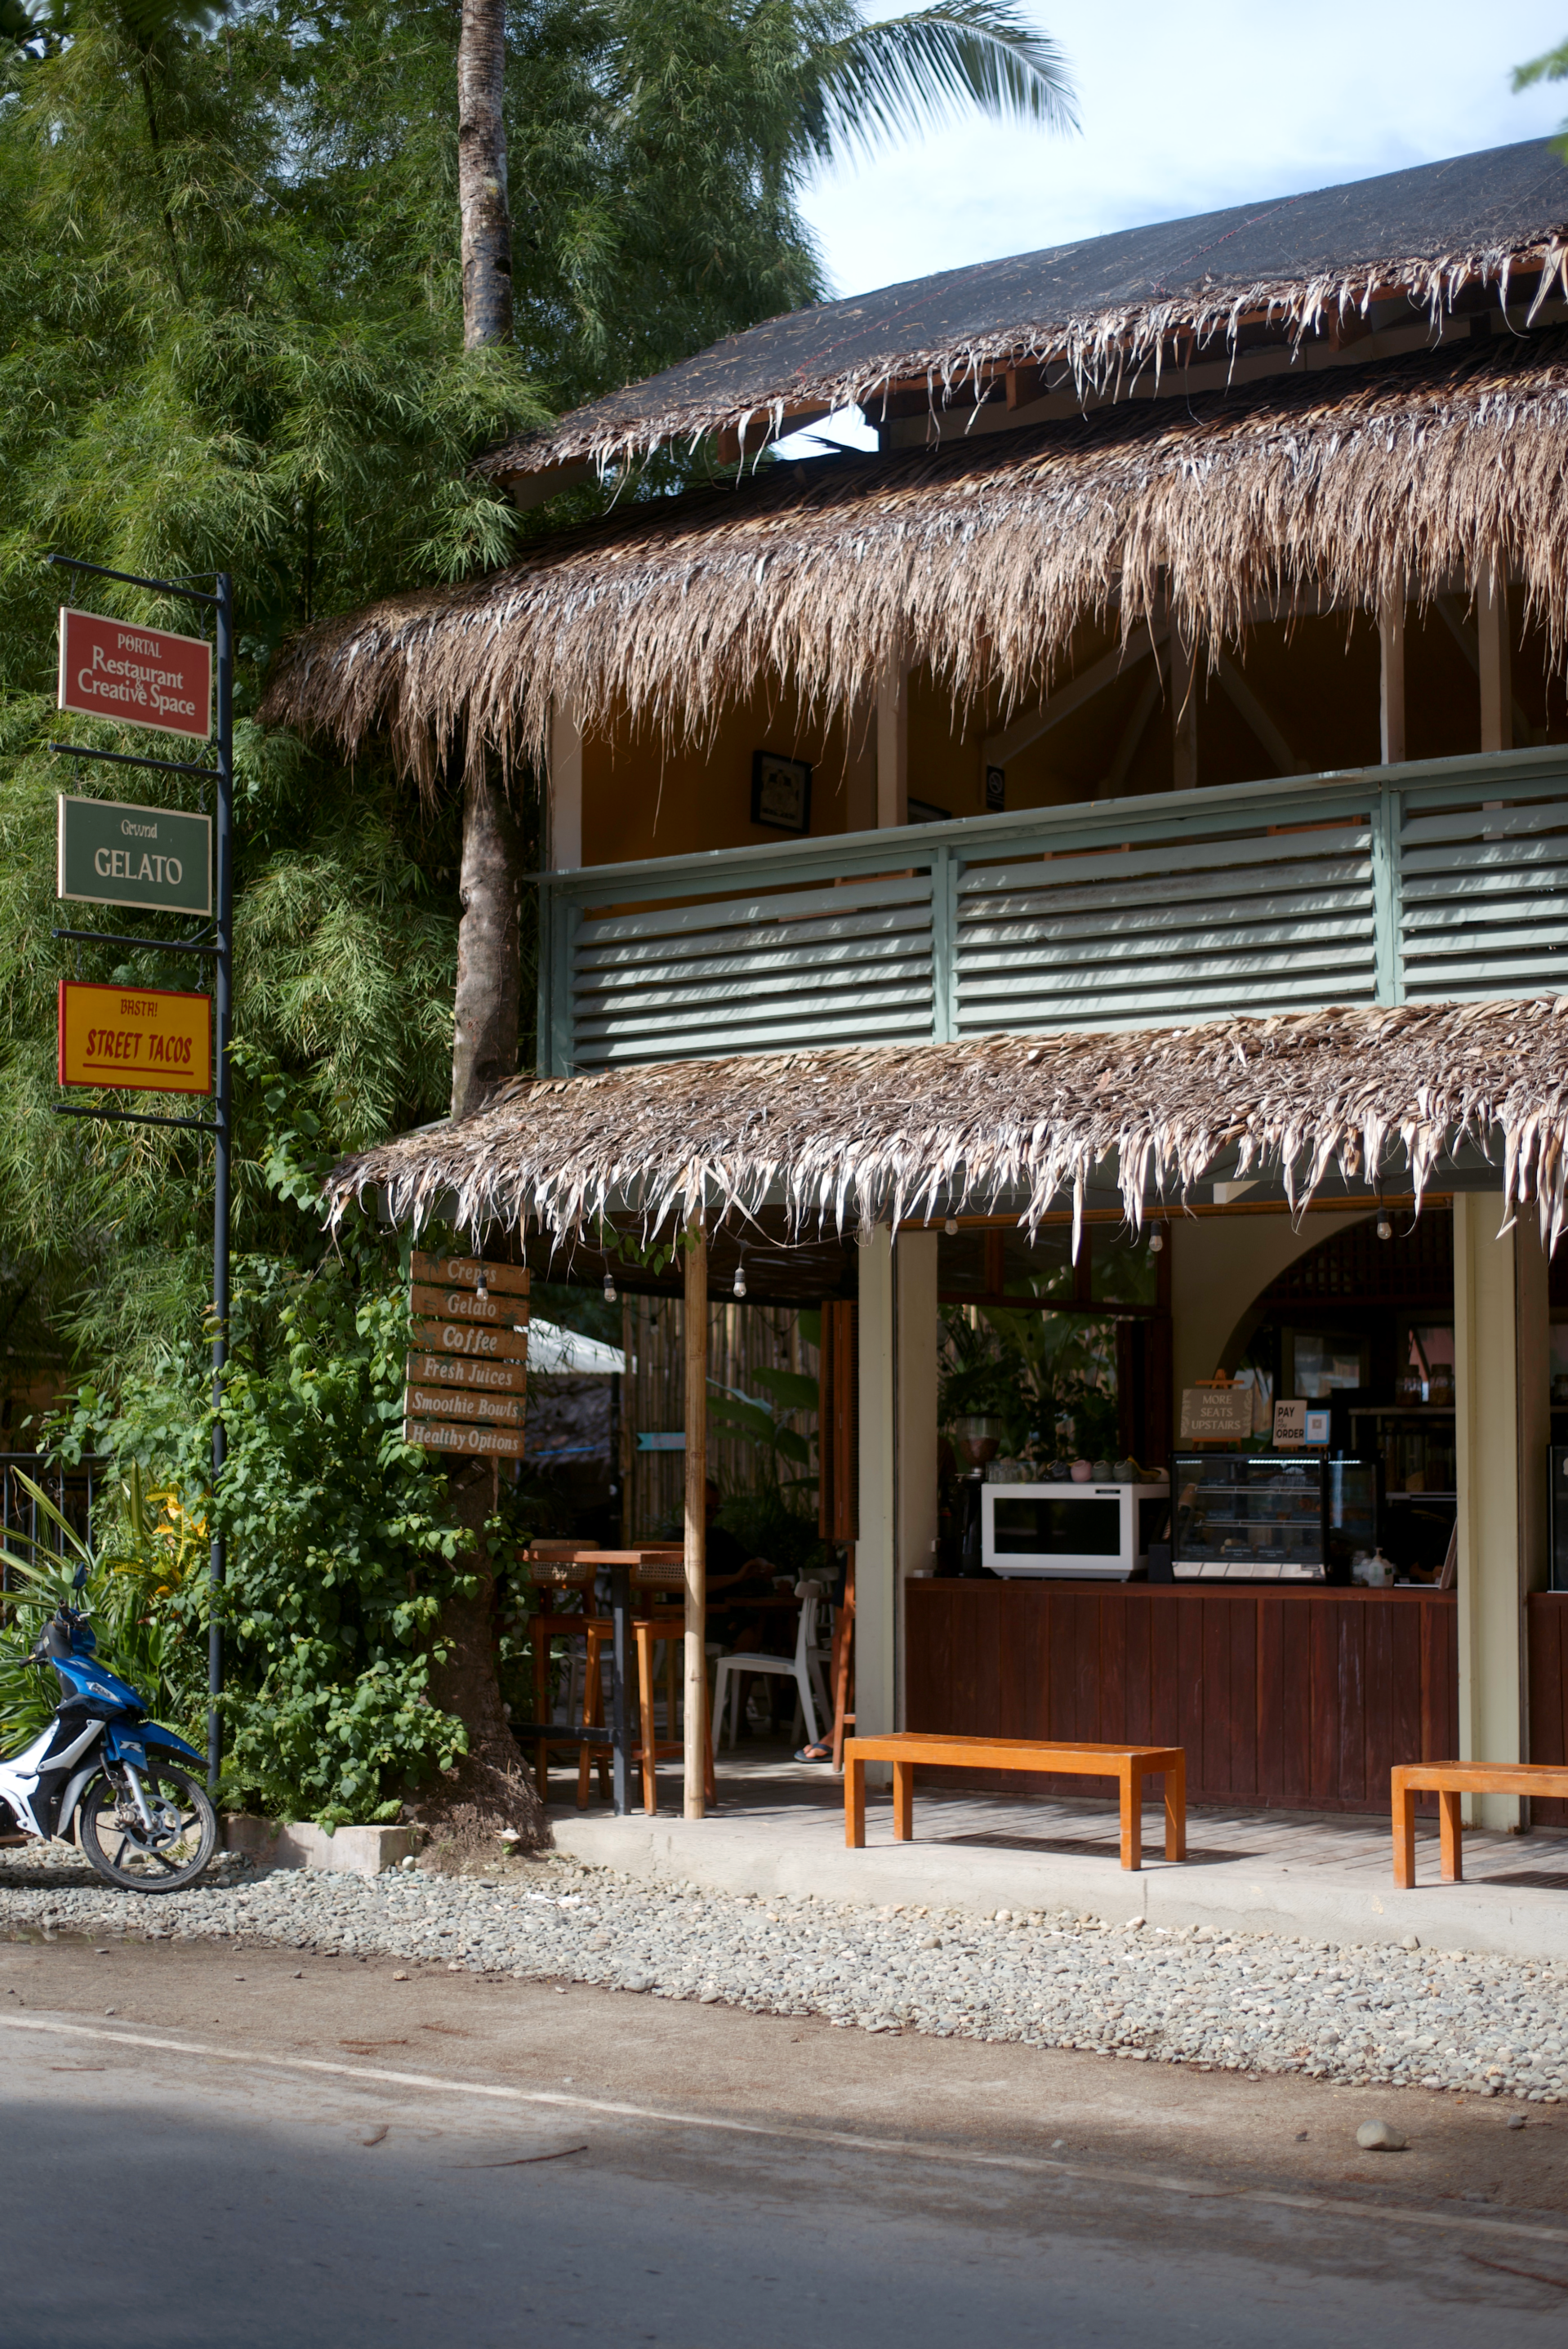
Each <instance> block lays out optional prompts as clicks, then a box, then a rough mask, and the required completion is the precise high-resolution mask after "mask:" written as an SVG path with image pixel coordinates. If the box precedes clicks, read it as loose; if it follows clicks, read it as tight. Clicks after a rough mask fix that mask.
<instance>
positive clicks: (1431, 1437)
mask: <svg viewBox="0 0 1568 2349" xmlns="http://www.w3.org/2000/svg"><path fill="white" fill-rule="evenodd" d="M1350 1429H1351V1445H1352V1449H1353V1450H1354V1451H1356V1452H1357V1454H1360V1455H1362V1456H1363V1457H1373V1458H1376V1460H1377V1463H1378V1465H1379V1467H1380V1470H1381V1476H1382V1486H1381V1492H1380V1494H1379V1499H1378V1510H1377V1540H1378V1543H1379V1545H1380V1546H1381V1547H1382V1549H1383V1551H1384V1553H1385V1555H1386V1556H1387V1557H1388V1558H1390V1559H1391V1560H1392V1561H1393V1564H1394V1566H1395V1567H1396V1568H1397V1569H1398V1573H1399V1575H1400V1576H1401V1578H1403V1577H1405V1576H1408V1575H1413V1576H1415V1577H1416V1578H1418V1579H1419V1580H1425V1579H1427V1578H1429V1576H1431V1575H1432V1574H1435V1573H1437V1572H1438V1571H1439V1569H1440V1568H1441V1566H1442V1563H1443V1560H1444V1558H1445V1557H1446V1556H1447V1553H1448V1547H1449V1537H1450V1536H1451V1535H1452V1533H1453V1527H1454V1516H1455V1514H1456V1511H1457V1509H1458V1506H1459V1464H1458V1438H1457V1432H1456V1427H1455V1421H1454V1414H1453V1412H1452V1411H1451V1410H1449V1409H1448V1408H1446V1407H1444V1406H1442V1405H1439V1404H1433V1403H1406V1404H1403V1405H1398V1404H1396V1405H1395V1406H1394V1407H1393V1408H1392V1409H1389V1408H1388V1407H1387V1406H1386V1405H1377V1406H1362V1407H1359V1408H1356V1409H1353V1410H1352V1411H1351V1413H1350Z"/></svg>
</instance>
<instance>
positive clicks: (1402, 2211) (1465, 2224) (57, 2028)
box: [0, 2014, 1568, 2243]
mask: <svg viewBox="0 0 1568 2349" xmlns="http://www.w3.org/2000/svg"><path fill="white" fill-rule="evenodd" d="M0 2028H3V2029H5V2030H9V2031H39V2032H48V2033H53V2034H55V2035H56V2036H57V2037H59V2038H63V2039H95V2040H98V2041H101V2042H103V2043H105V2044H108V2045H109V2046H112V2047H148V2048H150V2049H152V2050H153V2052H154V2053H155V2054H162V2055H195V2056H201V2057H203V2058H204V2059H206V2060H207V2061H208V2062H211V2063H219V2064H267V2065H270V2066H271V2067H272V2068H273V2070H275V2071H280V2072H316V2073H325V2074H326V2075H328V2076H329V2077H332V2078H335V2079H343V2080H361V2081H367V2082H369V2083H370V2084H371V2085H373V2086H377V2087H385V2088H422V2089H427V2090H434V2091H435V2092H436V2093H437V2094H438V2095H444V2096H487V2097H490V2098H491V2099H492V2100H494V2101H495V2102H497V2103H500V2104H511V2105H543V2106H549V2107H551V2108H552V2109H554V2110H560V2111H566V2112H572V2113H583V2114H588V2113H593V2114H598V2115H599V2116H601V2117H602V2118H603V2119H605V2120H630V2121H652V2122H653V2123H655V2125H656V2126H657V2127H660V2128H665V2129H669V2128H690V2129H708V2130H713V2131H717V2132H718V2133H720V2134H723V2135H727V2136H731V2137H770V2138H773V2139H775V2140H778V2141H780V2142H783V2143H786V2144H790V2145H820V2146H836V2147H840V2148H841V2150H842V2151H844V2152H847V2153H876V2154H896V2155H898V2156H899V2157H900V2158H901V2159H903V2160H915V2161H939V2162H941V2163H943V2164H944V2166H945V2167H947V2168H952V2167H953V2166H954V2164H955V2163H956V2164H958V2165H959V2166H961V2167H963V2168H969V2169H1008V2170H1016V2171H1018V2172H1019V2173H1021V2174H1022V2175H1024V2176H1026V2177H1036V2178H1037V2177H1042V2176H1045V2177H1050V2178H1074V2179H1078V2180H1080V2181H1082V2182H1084V2183H1087V2184H1089V2185H1095V2186H1117V2187H1120V2188H1123V2189H1126V2188H1128V2187H1142V2188H1145V2189H1147V2188H1153V2189H1156V2190H1157V2191H1160V2192H1162V2193H1166V2194H1185V2195H1188V2196H1191V2197H1192V2198H1194V2199H1198V2200H1202V2201H1205V2202H1244V2203H1263V2204H1265V2205H1267V2206H1268V2207H1269V2208H1271V2209H1284V2210H1305V2211H1308V2212H1310V2213H1311V2214H1312V2215H1313V2216H1315V2217H1316V2216H1323V2217H1336V2218H1349V2219H1364V2220H1375V2221H1376V2222H1377V2224H1378V2225H1379V2226H1384V2227H1387V2226H1401V2227H1437V2228H1443V2229H1449V2230H1452V2229H1455V2228H1458V2229H1460V2230H1463V2231H1466V2232H1469V2233H1471V2234H1476V2235H1480V2236H1486V2237H1496V2236H1500V2235H1517V2236H1522V2237H1525V2238H1527V2239H1528V2240H1531V2241H1532V2242H1537V2243H1568V2227H1536V2226H1531V2225H1529V2224H1528V2223H1526V2222H1525V2221H1523V2220H1517V2219H1482V2218H1479V2217H1476V2216H1474V2215H1473V2214H1472V2213H1470V2211H1458V2210H1455V2211H1449V2210H1411V2209H1406V2208H1405V2207H1404V2206H1403V2205H1402V2204H1399V2203H1393V2204H1390V2203H1387V2202H1349V2201H1345V2200H1342V2199H1338V2198H1336V2197H1333V2196H1329V2195H1320V2194H1282V2193H1277V2192H1274V2191H1272V2190H1271V2189H1268V2188H1266V2187H1261V2186H1235V2187H1231V2186H1216V2185H1215V2184H1214V2183H1213V2182H1212V2179H1209V2178H1167V2177H1165V2176H1164V2175H1163V2174H1162V2173H1161V2172H1157V2171H1152V2170H1129V2169H1102V2168H1091V2167H1090V2166H1089V2165H1088V2164H1087V2163H1083V2162H1076V2161H1053V2160H1051V2158H1049V2156H1048V2155H1046V2154H1029V2153H976V2152H975V2151H974V2149H973V2148H972V2147H966V2146H953V2145H924V2144H922V2143H920V2142H919V2141H918V2140H916V2139H913V2138H910V2137H855V2136H851V2134H850V2132H849V2131H848V2130H845V2129H814V2128H791V2127H789V2126H788V2124H787V2123H784V2122H769V2121H732V2120H726V2119H724V2118H723V2117H722V2116H717V2115H715V2114H711V2113H681V2112H670V2111H666V2110H661V2109H659V2108H658V2107H656V2106H652V2105H625V2104H619V2103H615V2102H613V2101H611V2100H610V2099H609V2098H607V2097H603V2096H563V2095H562V2094H561V2092H560V2090H559V2089H558V2088H510V2087H503V2086H501V2085H499V2084H498V2083H496V2082H492V2081H488V2080H455V2079H449V2078H446V2077H444V2076H443V2075H441V2074H439V2073H437V2072H388V2071H383V2070H382V2069H381V2068H380V2067H379V2066H377V2065H374V2064H335V2063H333V2062H331V2061H329V2060H328V2059H327V2058H326V2057H325V2056H320V2055H274V2054H271V2053H269V2052H266V2051H258V2050H256V2049H253V2048H244V2047H212V2046H209V2045H208V2044H206V2042H205V2041H203V2040H198V2039H155V2038H153V2037H152V2035H151V2034H150V2033H148V2032H144V2031H105V2030H104V2029H103V2027H102V2025H101V2024H99V2023H64V2022H58V2021H57V2020H55V2019H54V2018H53V2017H45V2016H43V2015H21V2014H0Z"/></svg>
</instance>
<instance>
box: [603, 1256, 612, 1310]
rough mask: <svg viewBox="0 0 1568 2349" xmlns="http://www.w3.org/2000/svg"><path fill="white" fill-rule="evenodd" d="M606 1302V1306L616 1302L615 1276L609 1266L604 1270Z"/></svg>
mask: <svg viewBox="0 0 1568 2349" xmlns="http://www.w3.org/2000/svg"><path fill="white" fill-rule="evenodd" d="M604 1302H605V1304H606V1305H614V1302H615V1276H614V1273H613V1272H612V1271H611V1270H610V1268H609V1267H608V1266H607V1265H606V1267H605V1268H604Z"/></svg>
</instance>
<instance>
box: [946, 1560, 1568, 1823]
mask: <svg viewBox="0 0 1568 2349" xmlns="http://www.w3.org/2000/svg"><path fill="white" fill-rule="evenodd" d="M906 1596H907V1608H908V1611H907V1619H906V1632H907V1636H906V1676H905V1686H906V1691H907V1701H906V1719H907V1723H908V1725H909V1727H910V1728H911V1729H935V1730H948V1731H951V1732H952V1733H954V1734H955V1735H960V1736H963V1735H969V1736H988V1735H989V1736H997V1735H1017V1736H1025V1737H1060V1738H1068V1737H1081V1738H1093V1739H1099V1740H1104V1741H1108V1742H1110V1741H1117V1740H1120V1739H1128V1740H1140V1741H1144V1742H1147V1743H1149V1744H1171V1745H1182V1746H1185V1748H1186V1750H1187V1785H1188V1792H1189V1794H1190V1795H1191V1796H1192V1798H1193V1799H1194V1800H1195V1801H1203V1802H1216V1803H1234V1804H1239V1805H1243V1806H1270V1807H1283V1808H1285V1809H1291V1810H1341V1811H1386V1810H1387V1805H1388V1772H1389V1770H1390V1768H1391V1767H1392V1765H1393V1764H1395V1763H1396V1762H1399V1761H1432V1760H1436V1759H1438V1758H1439V1757H1441V1756H1442V1755H1444V1754H1451V1753H1453V1752H1454V1751H1455V1749H1456V1746H1457V1742H1458V1736H1459V1721H1458V1685H1459V1665H1458V1640H1459V1617H1458V1611H1457V1609H1456V1607H1455V1603H1454V1599H1453V1597H1452V1595H1451V1593H1449V1592H1441V1593H1438V1592H1415V1591H1411V1592H1405V1591H1349V1590H1343V1591H1342V1590H1332V1591H1312V1592H1306V1591H1278V1590H1269V1589H1267V1588H1258V1587H1255V1586H1254V1587H1252V1588H1238V1589H1212V1588H1210V1589H1203V1590H1180V1589H1170V1588H1165V1589H1161V1588H1157V1587H1151V1586H1150V1585H1149V1584H1142V1583H1134V1584H1130V1585H1127V1584H1121V1585H1111V1586H1106V1585H1095V1584H1088V1583H1070V1582H1054V1583H1052V1582H1046V1583H1027V1582H1022V1581H1018V1582H949V1581H936V1580H933V1581H924V1580H922V1581H918V1582H911V1583H910V1584H908V1585H907V1587H906ZM1538 1604H1539V1606H1540V1608H1541V1609H1546V1610H1553V1609H1554V1610H1555V1611H1554V1612H1549V1613H1546V1614H1543V1616H1542V1628H1541V1630H1540V1631H1539V1633H1537V1631H1536V1610H1537V1608H1538ZM1531 1607H1532V1618H1531V1622H1532V1718H1535V1719H1536V1720H1537V1721H1538V1722H1539V1723H1542V1724H1543V1723H1546V1721H1547V1720H1548V1719H1550V1720H1551V1721H1554V1722H1555V1723H1556V1727H1555V1731H1554V1734H1555V1736H1556V1738H1557V1741H1558V1743H1557V1751H1558V1752H1559V1753H1561V1752H1563V1748H1564V1746H1565V1745H1568V1717H1565V1706H1568V1596H1564V1597H1563V1599H1543V1600H1542V1601H1540V1602H1537V1601H1536V1600H1533V1599H1532V1601H1531ZM1553 1708H1554V1709H1553ZM1551 1733H1552V1732H1549V1731H1548V1730H1547V1728H1546V1727H1544V1726H1542V1727H1541V1728H1540V1729H1539V1732H1538V1750H1541V1751H1542V1758H1543V1759H1549V1758H1553V1757H1552V1756H1550V1755H1548V1754H1545V1752H1544V1749H1543V1748H1539V1738H1540V1737H1544V1736H1547V1735H1548V1734H1551ZM932 1777H933V1782H934V1783H944V1782H945V1783H950V1784H953V1785H969V1786H974V1785H976V1784H995V1785H996V1786H998V1787H1009V1788H1011V1789H1013V1790H1014V1791H1018V1792H1022V1791H1026V1790H1028V1791H1033V1792H1036V1793H1038V1794H1042V1795H1060V1796H1063V1797H1064V1798H1067V1799H1070V1798H1071V1797H1072V1796H1073V1795H1074V1793H1075V1791H1076V1792H1078V1793H1082V1792H1083V1791H1084V1785H1083V1782H1082V1781H1081V1780H1077V1779H1072V1778H1054V1777H1050V1776H1047V1775H1029V1776H1027V1777H1025V1776H1022V1775H1015V1776H1011V1777H1009V1776H1006V1775H1004V1774H1001V1773H998V1774H996V1775H995V1778H994V1780H993V1779H985V1780H977V1779H976V1778H975V1776H973V1775H970V1774H968V1773H954V1774H949V1773H942V1772H934V1773H933V1774H932ZM1091 1783H1092V1782H1091ZM1427 1800H1428V1802H1429V1801H1430V1798H1427ZM1544 1807H1545V1806H1542V1809H1543V1810H1544ZM1563 1807H1564V1808H1565V1809H1568V1806H1563Z"/></svg>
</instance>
